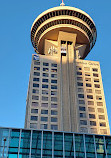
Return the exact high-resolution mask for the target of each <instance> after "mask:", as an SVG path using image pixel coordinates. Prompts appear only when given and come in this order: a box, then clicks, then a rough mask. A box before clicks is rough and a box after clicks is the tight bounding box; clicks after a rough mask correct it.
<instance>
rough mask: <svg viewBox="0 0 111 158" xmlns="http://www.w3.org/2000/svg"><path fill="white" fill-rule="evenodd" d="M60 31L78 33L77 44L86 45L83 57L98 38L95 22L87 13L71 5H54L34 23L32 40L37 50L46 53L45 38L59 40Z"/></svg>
mask: <svg viewBox="0 0 111 158" xmlns="http://www.w3.org/2000/svg"><path fill="white" fill-rule="evenodd" d="M59 31H64V32H69V33H75V34H77V39H76V44H81V45H83V44H85V45H86V50H85V51H84V53H83V55H82V58H83V59H84V58H85V57H86V56H87V54H88V53H89V52H90V50H91V49H92V48H93V46H94V44H95V42H96V38H97V32H96V27H95V24H94V22H93V20H92V19H91V17H90V16H89V15H88V14H87V13H85V12H84V11H82V10H80V9H77V8H74V7H69V6H59V7H54V8H51V9H49V10H46V11H45V12H43V13H42V14H40V15H39V16H38V17H37V18H36V19H35V21H34V23H33V25H32V28H31V42H32V45H33V47H34V49H35V51H36V52H37V53H40V54H44V39H48V40H54V41H57V40H58V34H59Z"/></svg>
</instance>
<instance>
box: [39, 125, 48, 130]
mask: <svg viewBox="0 0 111 158" xmlns="http://www.w3.org/2000/svg"><path fill="white" fill-rule="evenodd" d="M47 128H48V125H47V124H41V125H40V129H47Z"/></svg>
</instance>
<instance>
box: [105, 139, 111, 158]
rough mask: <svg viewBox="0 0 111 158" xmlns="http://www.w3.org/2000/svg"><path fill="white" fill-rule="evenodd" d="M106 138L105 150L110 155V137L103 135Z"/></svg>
mask: <svg viewBox="0 0 111 158" xmlns="http://www.w3.org/2000/svg"><path fill="white" fill-rule="evenodd" d="M105 140H106V150H107V154H108V156H110V157H111V137H107V136H106V137H105Z"/></svg>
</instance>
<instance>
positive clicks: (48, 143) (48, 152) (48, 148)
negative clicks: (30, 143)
mask: <svg viewBox="0 0 111 158" xmlns="http://www.w3.org/2000/svg"><path fill="white" fill-rule="evenodd" d="M43 157H47V158H49V157H52V133H51V132H44V133H43Z"/></svg>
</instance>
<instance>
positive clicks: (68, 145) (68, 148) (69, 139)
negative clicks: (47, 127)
mask: <svg viewBox="0 0 111 158" xmlns="http://www.w3.org/2000/svg"><path fill="white" fill-rule="evenodd" d="M64 147H65V157H66V158H68V157H70V158H72V157H73V158H74V144H73V134H71V133H69V134H67V133H65V134H64Z"/></svg>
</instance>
